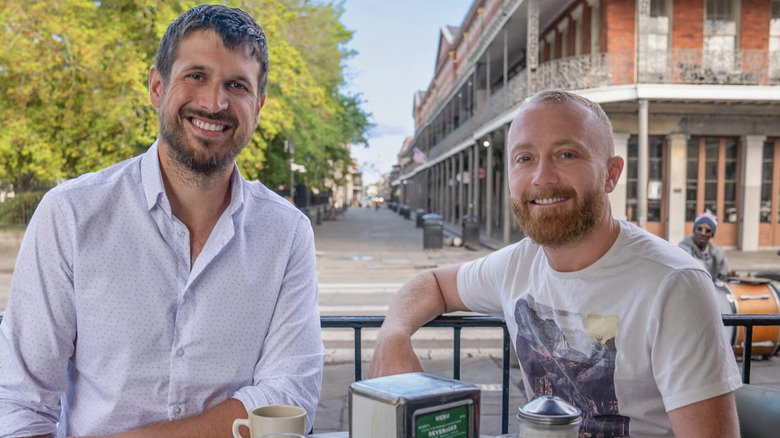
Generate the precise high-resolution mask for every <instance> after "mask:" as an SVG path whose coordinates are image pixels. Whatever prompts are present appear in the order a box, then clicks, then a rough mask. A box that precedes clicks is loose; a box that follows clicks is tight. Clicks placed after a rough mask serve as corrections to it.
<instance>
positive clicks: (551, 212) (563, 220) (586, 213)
mask: <svg viewBox="0 0 780 438" xmlns="http://www.w3.org/2000/svg"><path fill="white" fill-rule="evenodd" d="M605 196H606V195H605V194H603V193H600V192H599V191H598V190H597V189H590V190H588V191H587V192H584V193H583V196H582V197H577V193H576V192H575V190H574V189H572V188H558V189H542V190H534V191H528V192H526V193H524V194H523V195H521V196H519V197H518V196H516V195H512V196H511V197H510V202H511V205H512V211H513V212H514V214H515V218H516V219H517V223H518V225H519V226H520V228H521V229H522V230H523V232H525V234H526V235H527V236H528V237H530V238H531V240H533V241H534V242H536V243H538V244H539V245H542V246H545V247H549V248H561V247H564V246H567V245H570V244H572V243H575V242H577V241H578V240H580V239H582V238H583V237H584V236H586V235H587V234H588V233H589V232H590V231H591V230H592V229H593V227H594V226H595V225H596V224H597V223H598V221H599V220H601V219H602V217H603V216H604V211H605V208H606V204H607V203H606V202H604V197H605ZM559 197H566V198H569V199H570V200H573V201H574V202H573V205H572V206H571V207H570V208H565V207H563V206H560V207H556V208H548V209H535V208H532V206H531V205H530V201H531V200H534V199H544V198H559Z"/></svg>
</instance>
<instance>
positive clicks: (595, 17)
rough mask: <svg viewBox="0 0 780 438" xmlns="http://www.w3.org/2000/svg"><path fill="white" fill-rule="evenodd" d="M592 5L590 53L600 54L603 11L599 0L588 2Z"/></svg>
mask: <svg viewBox="0 0 780 438" xmlns="http://www.w3.org/2000/svg"><path fill="white" fill-rule="evenodd" d="M588 5H590V8H591V9H590V53H592V54H594V55H595V54H596V53H599V26H600V24H601V23H600V21H601V20H600V17H601V11H600V8H599V0H595V1H593V2H591V1H588Z"/></svg>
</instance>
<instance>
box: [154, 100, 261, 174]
mask: <svg viewBox="0 0 780 438" xmlns="http://www.w3.org/2000/svg"><path fill="white" fill-rule="evenodd" d="M191 116H196V117H200V118H203V119H208V120H214V121H217V122H225V123H227V124H229V125H230V126H232V129H236V128H237V127H238V121H237V120H236V118H235V117H233V116H231V115H228V114H224V113H215V114H210V113H206V112H204V111H198V110H186V109H185V108H182V109H181V110H180V111H179V118H178V119H177V118H175V117H165V116H164V115H163V114H160V137H161V138H162V139H163V140H164V141H165V142H166V143H167V144H168V146H170V148H169V149H170V150H171V152H172V153H173V157H174V158H175V159H176V161H177V162H179V163H180V164H181V165H182V166H183V167H184V168H186V169H189V170H191V171H192V172H194V173H195V174H198V175H201V176H205V177H209V176H211V175H214V174H215V173H217V172H219V171H221V170H224V169H225V168H227V167H228V166H230V165H232V164H233V162H234V161H235V159H236V157H237V156H238V154H239V153H240V152H241V150H242V149H243V148H244V146H246V144H247V143H248V142H249V138H247V139H246V141H242V139H237V138H235V137H233V138H230V139H228V141H227V142H226V144H225V145H220V143H222V141H212V140H208V139H204V138H195V139H193V140H192V141H194V142H199V143H200V144H201V146H202V147H203V148H204V149H206V150H208V151H209V152H211V153H210V154H208V153H205V154H204V153H199V152H198V151H197V149H196V147H195V146H194V145H192V144H190V140H188V139H187V135H186V134H185V132H184V127H183V126H182V125H181V120H184V119H186V118H188V117H191ZM250 135H251V133H250Z"/></svg>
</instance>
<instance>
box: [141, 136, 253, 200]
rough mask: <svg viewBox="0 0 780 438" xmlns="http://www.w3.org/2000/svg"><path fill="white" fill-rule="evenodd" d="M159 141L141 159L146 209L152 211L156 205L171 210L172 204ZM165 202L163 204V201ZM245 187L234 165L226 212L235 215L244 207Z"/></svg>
mask: <svg viewBox="0 0 780 438" xmlns="http://www.w3.org/2000/svg"><path fill="white" fill-rule="evenodd" d="M158 142H159V140H155V142H154V143H152V146H150V147H149V149H148V150H147V151H146V153H144V155H143V156H142V157H141V181H142V184H143V189H144V196H145V197H146V209H147V210H151V209H152V208H154V206H155V205H157V204H161V206H163V205H165V206H166V207H165V208H166V210H170V203H169V202H168V199H167V195H166V194H165V186H164V185H163V181H162V171H161V170H160V158H159V155H158V152H157V151H158V145H157V143H158ZM163 199H164V200H165V202H164V203H163V202H161V200H163ZM243 199H244V185H243V184H241V173H240V172H239V171H238V166H237V165H236V164H235V163H233V172H232V173H231V174H230V205H228V207H227V209H226V212H227V213H228V214H233V213H235V212H236V210H238V208H239V207H240V206H241V205H243Z"/></svg>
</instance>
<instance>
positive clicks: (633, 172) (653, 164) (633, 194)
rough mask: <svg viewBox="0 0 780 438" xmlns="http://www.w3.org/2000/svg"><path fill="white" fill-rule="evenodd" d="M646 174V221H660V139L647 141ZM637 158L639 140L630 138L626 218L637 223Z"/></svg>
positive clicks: (661, 167)
mask: <svg viewBox="0 0 780 438" xmlns="http://www.w3.org/2000/svg"><path fill="white" fill-rule="evenodd" d="M648 141H649V144H648V149H649V150H648V153H649V157H648V172H647V221H648V222H661V221H662V211H661V206H662V202H661V201H662V198H663V174H664V172H663V162H664V161H663V151H664V141H663V138H661V137H650V138H649V139H648ZM638 157H639V138H638V137H637V136H633V135H632V136H631V138H629V139H628V160H627V162H626V166H627V167H626V177H627V178H626V184H627V186H626V190H627V194H626V195H627V196H626V218H627V220H629V221H635V222H636V221H637V205H638V187H639V182H638V181H639V180H638V167H639V166H638Z"/></svg>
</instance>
